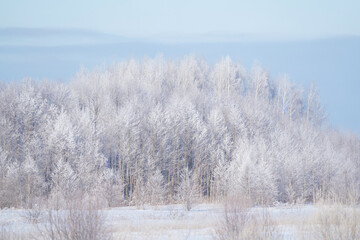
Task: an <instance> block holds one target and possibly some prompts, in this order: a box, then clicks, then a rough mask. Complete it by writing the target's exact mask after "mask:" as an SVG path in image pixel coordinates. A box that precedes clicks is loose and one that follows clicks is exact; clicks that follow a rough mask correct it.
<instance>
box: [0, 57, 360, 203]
mask: <svg viewBox="0 0 360 240" xmlns="http://www.w3.org/2000/svg"><path fill="white" fill-rule="evenodd" d="M359 172H360V139H359V137H358V136H357V135H355V134H351V133H345V132H341V131H338V130H336V129H333V128H331V127H330V126H329V125H328V124H327V122H326V111H325V110H324V108H323V106H322V105H321V104H320V99H319V94H318V92H317V90H316V87H314V85H312V86H310V87H309V88H308V89H303V88H301V87H300V86H297V85H295V84H294V83H293V82H292V81H291V79H290V78H289V77H288V76H287V75H283V76H280V77H276V78H274V77H272V76H271V75H270V73H269V72H268V71H267V70H266V69H264V68H262V67H261V65H259V64H254V66H253V67H252V68H251V69H245V68H244V67H243V66H242V65H241V64H240V63H238V62H234V61H232V60H231V59H230V58H229V57H224V58H222V59H221V60H220V61H218V62H217V63H215V64H210V63H207V62H206V61H205V60H203V59H201V58H198V57H194V56H188V57H184V58H182V59H165V58H163V57H160V56H159V57H156V58H143V59H140V60H135V59H130V60H124V61H122V62H119V63H116V64H113V65H111V66H107V67H99V68H94V69H85V68H82V69H80V70H79V72H78V73H77V74H76V76H74V78H73V79H72V80H71V81H69V82H56V81H51V80H42V81H37V80H31V79H24V80H23V81H21V82H11V83H1V85H0V208H4V207H26V208H31V206H32V205H34V204H36V203H38V202H41V201H43V200H52V201H56V202H58V204H59V205H61V203H62V200H64V199H70V198H71V197H73V196H75V195H77V194H79V193H81V194H84V195H85V196H96V198H97V199H98V201H99V202H100V203H101V205H102V206H104V207H115V206H124V205H136V206H138V205H144V204H150V205H158V204H168V203H184V202H186V201H190V200H191V201H194V202H200V203H205V202H214V203H215V202H220V201H221V200H222V199H224V197H226V196H228V195H231V194H234V193H238V194H241V195H244V196H247V197H248V198H250V199H251V200H252V202H253V203H255V204H259V205H260V204H261V205H267V206H270V205H274V204H277V203H299V202H301V203H304V202H315V201H316V200H317V199H335V200H336V201H341V202H346V201H350V200H351V201H356V202H358V201H359V196H360V195H359V194H360V189H359V186H360V175H359Z"/></svg>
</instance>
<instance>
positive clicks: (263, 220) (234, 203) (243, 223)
mask: <svg viewBox="0 0 360 240" xmlns="http://www.w3.org/2000/svg"><path fill="white" fill-rule="evenodd" d="M279 236H280V235H279V233H278V230H277V228H276V226H275V225H274V222H273V221H272V219H271V216H270V214H269V213H268V211H267V210H265V209H264V210H263V213H262V214H260V213H256V212H255V211H254V210H253V208H252V204H251V201H250V200H249V198H246V197H242V196H231V197H228V198H227V199H226V200H225V202H224V212H223V218H222V220H221V221H220V222H219V224H218V227H217V228H216V229H215V235H214V239H216V240H238V239H278V238H279Z"/></svg>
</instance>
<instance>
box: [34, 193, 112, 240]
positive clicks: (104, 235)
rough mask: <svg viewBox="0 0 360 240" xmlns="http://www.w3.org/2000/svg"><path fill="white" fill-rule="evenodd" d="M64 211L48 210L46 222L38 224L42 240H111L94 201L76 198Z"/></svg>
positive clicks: (103, 219)
mask: <svg viewBox="0 0 360 240" xmlns="http://www.w3.org/2000/svg"><path fill="white" fill-rule="evenodd" d="M66 206H67V207H66V208H65V209H62V210H58V209H55V210H54V209H53V208H51V207H50V208H48V210H47V212H46V216H45V217H44V218H45V222H44V223H43V224H38V225H37V226H38V232H39V235H40V236H41V237H42V239H51V240H55V239H64V240H110V239H111V238H112V237H111V234H109V233H108V231H107V229H106V226H105V220H106V219H105V216H104V214H103V212H101V211H100V209H99V208H98V204H97V203H94V202H92V201H88V202H84V201H82V200H81V198H76V199H74V200H73V201H69V202H68V203H67V204H66Z"/></svg>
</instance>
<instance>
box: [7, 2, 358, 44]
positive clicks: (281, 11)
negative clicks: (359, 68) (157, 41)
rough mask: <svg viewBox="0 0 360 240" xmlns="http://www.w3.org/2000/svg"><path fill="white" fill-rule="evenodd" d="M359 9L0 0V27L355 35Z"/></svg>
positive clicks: (342, 5)
mask: <svg viewBox="0 0 360 240" xmlns="http://www.w3.org/2000/svg"><path fill="white" fill-rule="evenodd" d="M359 12H360V1H359V0H342V1H339V0H301V1H292V0H273V1H270V0H252V1H250V0H249V1H245V0H218V1H214V0H180V1H171V0H152V1H150V0H118V1H115V0H102V1H100V0H98V1H94V0H76V1H74V0H61V1H50V0H31V1H27V0H0V27H2V28H3V27H26V28H34V27H36V28H81V29H89V30H96V31H101V32H106V33H115V34H120V35H125V36H130V37H148V36H150V37H152V36H157V35H191V34H207V33H220V34H223V33H225V34H255V35H270V36H273V35H276V36H282V37H284V38H285V37H290V38H309V37H310V38H312V37H323V36H329V35H330V36H333V35H360V24H359V23H360V14H359Z"/></svg>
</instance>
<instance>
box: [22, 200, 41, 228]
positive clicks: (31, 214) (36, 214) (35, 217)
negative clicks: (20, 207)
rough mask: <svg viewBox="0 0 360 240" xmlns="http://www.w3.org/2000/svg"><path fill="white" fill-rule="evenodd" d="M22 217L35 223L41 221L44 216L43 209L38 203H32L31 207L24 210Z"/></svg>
mask: <svg viewBox="0 0 360 240" xmlns="http://www.w3.org/2000/svg"><path fill="white" fill-rule="evenodd" d="M22 217H23V218H24V219H25V220H26V221H27V222H28V223H32V224H37V223H39V222H41V220H42V219H43V217H44V210H43V209H41V208H40V207H39V205H36V204H35V205H34V206H33V207H32V208H29V209H27V210H25V212H24V213H23V214H22Z"/></svg>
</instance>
